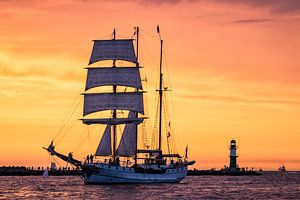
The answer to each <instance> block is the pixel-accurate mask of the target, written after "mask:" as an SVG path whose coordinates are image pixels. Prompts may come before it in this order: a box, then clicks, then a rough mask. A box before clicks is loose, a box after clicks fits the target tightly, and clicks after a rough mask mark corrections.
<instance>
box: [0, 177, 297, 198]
mask: <svg viewBox="0 0 300 200" xmlns="http://www.w3.org/2000/svg"><path fill="white" fill-rule="evenodd" d="M0 199H127V200H130V199H300V172H286V173H280V172H264V174H263V176H241V177H230V176H195V177H191V176H189V177H187V178H186V179H185V180H184V181H182V182H181V183H178V184H149V185H84V184H83V182H82V180H81V178H80V177H78V176H69V177H67V176H61V177H49V178H47V179H43V178H42V177H36V176H32V177H29V176H27V177H20V176H19V177H14V176H11V177H8V176H6V177H5V176H4V177H0Z"/></svg>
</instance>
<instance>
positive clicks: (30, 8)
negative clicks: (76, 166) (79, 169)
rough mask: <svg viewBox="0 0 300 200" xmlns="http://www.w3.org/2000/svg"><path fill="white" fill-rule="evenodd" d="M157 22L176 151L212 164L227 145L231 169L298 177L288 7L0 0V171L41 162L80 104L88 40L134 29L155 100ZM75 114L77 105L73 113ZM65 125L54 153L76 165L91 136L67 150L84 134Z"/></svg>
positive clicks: (296, 89) (298, 103)
mask: <svg viewBox="0 0 300 200" xmlns="http://www.w3.org/2000/svg"><path fill="white" fill-rule="evenodd" d="M241 2H242V3H241ZM157 24H160V27H161V32H162V37H163V39H164V41H165V53H166V57H165V58H166V59H165V64H166V66H165V69H166V70H165V71H166V72H167V74H168V80H169V82H168V83H169V86H170V87H171V88H172V94H173V97H172V99H173V112H174V115H173V119H174V121H175V123H174V126H175V130H176V132H175V134H176V141H177V146H178V149H179V150H180V152H183V151H184V148H185V145H186V144H187V143H188V144H189V151H190V153H189V154H190V155H189V157H190V158H191V159H195V160H196V161H197V164H196V167H199V168H212V167H216V168H220V167H222V166H223V165H224V164H227V165H228V159H229V158H228V155H229V152H228V146H229V142H230V140H231V139H232V138H235V139H236V140H237V144H238V146H239V149H238V154H239V155H240V157H239V165H240V166H248V167H255V168H260V167H262V168H263V169H272V170H275V169H277V168H278V167H279V165H281V164H283V163H284V164H285V165H286V166H287V169H290V170H292V169H293V170H300V157H299V155H300V145H299V144H300V78H299V77H300V54H299V52H300V37H299V32H300V2H299V1H297V0H277V1H276V0H274V1H272V2H270V1H267V0H249V1H236V0H215V1H213V0H211V1H209V0H199V1H197V0H195V1H188V0H186V1H180V0H175V1H168V0H164V1H159V0H154V1H146V0H145V1H143V0H140V1H131V0H128V1H93V0H86V1H79V0H78V1H76V0H74V1H70V0H65V1H50V0H48V1H40V0H35V1H34V0H32V1H31V0H29V1H21V0H19V1H18V0H15V1H13V0H11V1H10V0H2V1H1V0H0V81H1V84H0V109H1V114H0V127H1V133H0V134H1V140H0V165H17V164H19V165H44V166H45V165H48V164H49V156H48V154H47V153H46V152H45V151H44V150H43V149H42V148H41V147H42V146H46V145H48V144H49V142H50V141H51V140H52V139H53V137H54V136H55V135H56V133H57V131H58V129H59V127H60V125H61V124H62V121H63V120H64V118H65V116H66V114H67V113H68V112H69V110H70V109H72V106H73V107H74V105H76V104H77V102H78V101H80V98H82V97H81V96H80V95H79V94H80V93H81V92H82V91H83V88H84V82H85V75H86V72H85V70H83V67H85V66H87V63H88V60H89V56H90V52H91V47H92V42H91V40H93V39H108V38H109V37H110V34H111V33H112V30H113V28H116V29H117V33H118V37H122V36H125V37H130V36H131V35H132V32H133V27H134V26H135V25H139V26H140V28H141V43H140V44H141V46H142V47H141V52H140V53H141V57H140V62H141V64H142V65H143V66H144V67H145V68H144V72H145V73H146V74H147V79H148V83H147V86H148V90H149V92H148V94H147V96H148V97H147V98H148V101H154V96H153V93H151V91H153V90H154V89H155V85H156V77H157V76H156V75H157V70H158V63H159V62H158V55H159V49H158V48H159V41H158V39H157V38H154V37H157V36H156V32H155V31H156V25H157ZM153 36H154V37H153ZM149 51H150V52H151V53H149ZM81 103H82V102H81ZM152 104H153V103H151V102H150V103H149V108H148V109H149V111H150V112H152V113H150V115H153V114H154V113H153V112H154V106H153V105H152ZM81 113H82V105H81V104H80V105H79V109H78V110H77V111H76V113H75V114H74V117H75V118H80V114H81ZM75 115H76V116H75ZM74 123H75V124H74V127H73V128H72V129H71V130H70V133H69V134H68V135H67V136H66V137H65V138H63V139H62V142H61V143H59V145H57V149H58V150H61V151H62V152H65V153H67V152H69V151H74V150H76V152H75V157H76V156H77V157H79V158H83V156H84V155H86V153H87V152H92V150H94V148H95V146H96V145H97V144H96V143H97V141H96V139H94V138H97V137H99V134H100V135H101V133H99V132H100V131H95V130H94V131H93V132H92V133H91V138H92V142H91V143H92V144H91V145H83V146H84V147H82V148H79V150H77V149H76V144H77V143H78V141H79V140H80V138H81V137H85V136H86V135H85V134H86V129H87V128H86V127H85V126H84V125H82V124H81V122H80V121H74ZM179 141H180V142H179ZM86 143H87V144H88V142H87V140H86ZM74 144H75V145H74Z"/></svg>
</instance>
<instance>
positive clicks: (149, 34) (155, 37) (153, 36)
mask: <svg viewBox="0 0 300 200" xmlns="http://www.w3.org/2000/svg"><path fill="white" fill-rule="evenodd" d="M140 32H143V33H145V34H146V35H148V36H150V37H152V38H154V39H156V40H160V39H159V38H157V36H155V35H152V34H151V33H148V32H146V31H144V30H142V29H140Z"/></svg>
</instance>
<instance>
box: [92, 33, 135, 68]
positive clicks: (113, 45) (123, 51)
mask: <svg viewBox="0 0 300 200" xmlns="http://www.w3.org/2000/svg"><path fill="white" fill-rule="evenodd" d="M102 60H125V61H129V62H133V63H136V62H137V60H136V56H135V52H134V47H133V40H132V39H125V40H94V46H93V51H92V55H91V58H90V62H89V64H93V63H95V62H97V61H102Z"/></svg>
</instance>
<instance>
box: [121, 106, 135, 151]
mask: <svg viewBox="0 0 300 200" xmlns="http://www.w3.org/2000/svg"><path fill="white" fill-rule="evenodd" d="M135 114H136V113H135V112H129V115H128V118H134V117H135ZM136 134H137V133H136V124H134V123H131V124H126V126H125V128H124V132H123V135H122V138H121V140H120V143H119V147H118V149H117V155H119V156H132V155H135V151H136V136H137V135H136Z"/></svg>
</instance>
